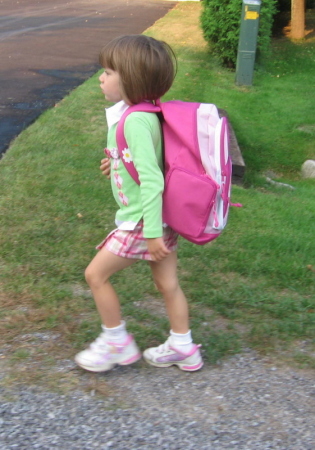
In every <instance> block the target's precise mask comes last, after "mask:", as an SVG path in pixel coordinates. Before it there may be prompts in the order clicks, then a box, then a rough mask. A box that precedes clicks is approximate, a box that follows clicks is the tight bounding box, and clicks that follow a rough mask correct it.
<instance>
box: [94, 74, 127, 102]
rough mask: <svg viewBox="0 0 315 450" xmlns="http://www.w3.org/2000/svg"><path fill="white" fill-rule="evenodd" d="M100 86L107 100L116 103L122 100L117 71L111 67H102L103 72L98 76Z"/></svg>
mask: <svg viewBox="0 0 315 450" xmlns="http://www.w3.org/2000/svg"><path fill="white" fill-rule="evenodd" d="M99 80H100V83H101V84H100V88H101V90H102V92H103V94H104V95H105V98H106V100H108V101H109V102H113V103H117V102H120V100H122V99H123V98H122V94H121V89H120V76H119V73H118V72H116V71H115V70H112V69H106V68H105V69H104V72H103V73H102V75H101V76H100V77H99Z"/></svg>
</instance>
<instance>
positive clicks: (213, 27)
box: [201, 0, 277, 68]
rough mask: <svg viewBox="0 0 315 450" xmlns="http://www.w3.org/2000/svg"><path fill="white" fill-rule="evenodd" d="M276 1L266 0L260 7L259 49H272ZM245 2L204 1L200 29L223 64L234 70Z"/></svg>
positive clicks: (230, 0) (263, 50) (233, 0)
mask: <svg viewBox="0 0 315 450" xmlns="http://www.w3.org/2000/svg"><path fill="white" fill-rule="evenodd" d="M276 5H277V0H264V1H263V2H262V4H261V10H260V19H259V32H258V41H257V48H258V50H259V51H261V52H265V51H266V50H268V48H269V44H270V38H271V30H272V24H273V17H274V14H275V13H276ZM241 12H242V0H203V11H202V14H201V26H202V30H203V35H204V37H205V39H206V41H207V42H208V43H209V44H210V46H211V48H212V50H213V51H214V53H216V54H217V55H218V57H219V59H220V60H221V62H222V63H223V64H224V65H225V66H227V67H231V68H232V67H233V68H234V67H235V65H236V59H237V48H238V41H239V33H240V25H241Z"/></svg>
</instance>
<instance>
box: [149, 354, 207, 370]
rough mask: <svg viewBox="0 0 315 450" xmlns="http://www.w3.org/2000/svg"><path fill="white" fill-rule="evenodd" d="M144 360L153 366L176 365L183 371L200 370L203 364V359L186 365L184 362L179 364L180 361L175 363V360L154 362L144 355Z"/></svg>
mask: <svg viewBox="0 0 315 450" xmlns="http://www.w3.org/2000/svg"><path fill="white" fill-rule="evenodd" d="M144 360H145V361H146V362H147V363H148V364H150V365H151V366H154V367H171V366H177V367H178V368H179V369H180V370H183V371H184V372H195V371H197V370H200V369H201V368H202V366H203V361H201V362H200V363H198V364H194V365H193V366H187V365H186V364H181V363H176V362H172V363H156V362H154V361H151V360H150V359H148V358H146V357H145V356H144Z"/></svg>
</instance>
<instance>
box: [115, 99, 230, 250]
mask: <svg viewBox="0 0 315 450" xmlns="http://www.w3.org/2000/svg"><path fill="white" fill-rule="evenodd" d="M136 111H142V112H152V113H161V116H162V119H161V123H162V129H163V137H164V163H165V174H164V175H165V188H164V194H163V221H164V222H165V223H167V224H168V225H169V226H170V227H171V228H173V229H174V230H175V231H176V232H177V233H178V234H180V235H181V236H183V237H184V238H185V239H187V240H188V241H191V242H193V243H195V244H200V245H202V244H206V243H207V242H209V241H212V240H213V239H215V238H216V237H218V236H219V235H220V234H221V232H222V230H223V229H224V227H225V225H226V223H227V217H228V212H229V206H230V191H231V177H232V163H231V158H230V155H229V131H228V122H227V118H226V117H222V118H220V117H219V113H218V110H217V108H216V106H215V105H212V104H207V103H189V102H182V101H179V100H172V101H168V102H165V103H161V102H160V101H157V102H156V105H153V104H151V103H146V102H144V103H139V104H137V105H133V106H130V107H129V108H128V109H127V110H126V111H125V113H124V114H123V116H122V118H121V119H120V121H119V123H118V126H117V131H116V140H117V146H118V151H119V153H120V157H121V159H122V161H123V162H124V164H125V166H126V168H127V170H128V172H129V173H130V175H131V176H132V177H133V178H134V180H135V181H136V182H137V183H138V184H139V178H138V174H137V171H136V169H135V167H134V165H133V163H132V162H130V163H126V162H125V161H124V159H123V157H122V151H123V150H124V149H126V148H127V147H128V144H127V142H126V140H125V137H124V123H125V120H126V117H127V116H128V115H129V114H131V113H132V112H136Z"/></svg>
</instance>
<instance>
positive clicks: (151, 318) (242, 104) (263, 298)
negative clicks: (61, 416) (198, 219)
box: [0, 2, 315, 384]
mask: <svg viewBox="0 0 315 450" xmlns="http://www.w3.org/2000/svg"><path fill="white" fill-rule="evenodd" d="M200 8H201V5H200V4H199V3H197V2H185V3H181V4H179V5H178V6H177V7H176V8H175V9H174V10H172V11H171V12H170V13H169V14H168V15H167V16H166V17H164V18H162V19H161V20H159V21H158V22H157V23H156V24H155V25H154V26H153V27H152V28H150V29H149V30H147V33H148V34H150V35H152V36H154V37H156V38H158V39H164V40H166V41H167V42H169V43H170V44H171V45H172V46H173V47H174V49H175V51H176V53H177V55H178V61H179V72H178V76H177V78H176V82H175V84H174V86H173V88H172V90H171V91H170V92H169V93H168V94H167V96H166V97H165V99H171V98H179V99H182V100H191V101H193V100H194V101H203V102H211V103H216V104H217V105H218V106H219V107H220V108H224V109H226V110H227V111H228V113H229V117H230V120H231V123H232V125H233V128H234V130H235V132H236V136H237V138H238V141H239V145H240V147H241V150H242V153H243V157H244V159H245V162H246V178H245V181H244V186H243V187H239V186H235V187H234V188H233V196H232V197H233V198H232V201H234V202H240V203H242V204H243V205H244V206H243V208H231V213H230V219H229V223H228V226H227V228H226V230H225V232H224V233H223V234H222V236H221V237H220V238H219V239H217V240H216V241H214V242H213V243H211V244H207V245H205V246H203V247H199V246H195V245H193V244H190V243H188V242H186V241H184V240H183V239H182V240H181V241H180V250H179V277H180V280H181V284H182V287H183V288H184V290H185V292H186V294H187V297H188V299H189V303H190V311H191V327H192V330H193V334H194V338H195V341H196V342H201V343H202V344H203V351H204V355H205V359H206V361H207V362H208V363H211V364H214V363H215V362H216V361H218V360H219V359H220V358H223V357H226V356H228V355H231V354H233V353H235V352H239V351H241V350H242V349H243V348H246V347H251V348H255V349H257V350H258V351H260V352H263V353H265V354H269V355H273V356H276V357H277V358H278V361H285V362H287V363H290V364H298V365H299V366H303V367H315V345H314V344H315V339H314V335H315V288H314V286H315V283H314V282H315V245H314V231H315V225H314V224H315V202H314V198H315V181H314V180H303V179H301V176H300V167H301V165H302V163H303V162H304V161H305V160H306V159H315V147H314V135H315V108H314V99H313V95H312V92H313V91H314V87H315V38H314V33H313V34H312V33H310V34H309V35H308V38H307V39H306V40H305V41H304V42H303V43H301V44H293V43H291V42H290V41H288V40H287V39H286V38H285V37H282V38H278V39H276V40H274V42H273V45H272V49H271V53H270V55H269V56H268V57H265V58H264V59H262V60H261V61H260V63H259V65H258V66H257V70H256V72H255V76H254V85H253V86H252V87H238V86H236V85H235V83H234V78H235V73H233V72H232V71H229V70H227V69H224V68H222V67H220V66H219V64H218V62H217V60H216V59H215V58H214V57H213V55H211V52H209V49H208V47H207V45H206V43H205V42H204V40H203V38H202V34H201V31H200V29H199V14H200ZM308 20H309V21H310V22H311V21H313V22H314V12H313V13H312V14H310V13H309V14H308ZM170 30H172V32H171V33H170ZM104 106H105V104H104V99H103V95H102V94H101V92H100V89H99V84H98V79H97V75H95V76H94V77H92V78H91V79H90V80H88V81H87V82H86V83H84V84H83V85H82V86H80V87H79V88H77V89H76V90H74V91H73V92H72V93H71V94H70V95H69V96H67V97H66V98H65V99H64V100H63V101H61V102H60V103H59V104H57V105H56V106H55V107H54V108H52V109H51V110H49V111H47V112H45V113H44V114H43V115H42V116H41V117H40V118H39V119H38V120H37V121H36V122H35V123H34V124H33V125H32V126H30V127H29V128H28V129H27V130H25V131H24V132H23V133H21V134H20V136H19V137H18V138H17V139H16V140H15V141H14V142H13V143H12V145H11V147H10V149H9V151H8V152H7V153H6V155H5V156H4V157H3V159H2V160H1V162H0V178H1V199H0V201H1V216H0V227H1V228H0V230H1V231H0V245H1V255H0V267H1V271H0V300H1V304H2V307H1V312H0V335H1V338H0V348H2V362H7V365H6V368H7V370H8V377H7V378H5V381H6V382H8V380H11V381H12V380H14V379H17V380H21V379H24V380H27V379H29V380H30V381H32V382H34V380H36V381H37V382H38V381H39V380H43V381H44V382H45V383H48V380H49V379H50V378H52V379H56V376H55V375H54V372H53V370H52V368H53V367H56V364H57V366H58V364H59V363H60V364H62V363H63V362H64V361H65V360H66V359H67V358H69V359H71V358H72V357H73V355H74V354H75V353H76V352H77V351H78V350H80V349H82V348H83V347H84V346H86V345H87V343H88V342H90V341H91V340H92V339H94V338H95V337H96V336H97V334H98V333H99V327H100V320H99V317H98V314H97V313H96V311H95V307H94V302H93V300H92V297H91V294H90V292H89V290H88V289H87V286H86V283H85V281H84V275H83V274H84V268H85V267H86V265H87V264H88V263H89V261H90V260H91V258H92V257H93V255H94V254H95V250H94V247H95V245H96V244H97V243H98V242H100V241H101V240H102V239H103V237H104V236H105V235H106V234H107V233H108V232H109V231H110V230H111V229H112V228H113V219H114V214H115V210H116V207H115V204H114V200H113V198H112V194H111V190H110V186H109V183H108V181H107V180H106V179H105V178H104V177H103V176H102V175H101V174H100V171H99V162H100V159H101V158H102V155H103V152H102V149H103V147H104V146H105V142H106V125H105V118H104V110H103V109H104ZM266 174H268V175H269V176H270V174H271V176H272V177H273V178H274V179H275V180H276V181H280V182H282V183H286V184H289V185H290V186H291V187H292V188H291V189H290V188H286V187H281V186H280V185H272V184H269V183H268V182H267V181H266V179H265V175H266ZM113 282H114V284H115V287H116V288H117V291H118V293H119V294H120V297H121V302H122V309H123V315H124V318H125V319H126V320H127V322H128V327H129V330H130V331H131V332H133V333H134V334H135V336H136V338H137V341H138V342H139V345H140V347H141V349H142V350H143V349H144V348H146V347H147V346H150V345H155V344H158V343H161V342H162V341H163V340H164V339H165V338H166V336H167V334H168V330H169V329H168V321H167V317H166V314H165V310H164V307H163V303H162V300H161V299H160V297H159V294H158V292H157V291H156V290H155V287H154V285H153V283H152V281H151V278H150V274H149V269H148V266H147V265H146V264H144V263H139V264H136V265H135V266H134V267H132V268H129V269H127V270H126V271H124V272H123V273H122V274H118V275H116V276H115V277H113ZM48 372H49V374H50V375H48ZM76 376H77V375H76V373H75V372H71V373H69V374H67V375H65V374H63V375H58V384H60V383H61V381H60V380H61V379H62V378H63V379H66V382H69V383H72V384H75V383H76Z"/></svg>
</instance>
